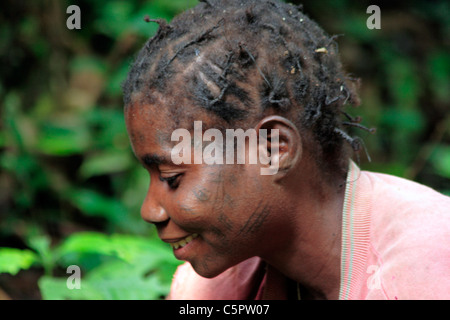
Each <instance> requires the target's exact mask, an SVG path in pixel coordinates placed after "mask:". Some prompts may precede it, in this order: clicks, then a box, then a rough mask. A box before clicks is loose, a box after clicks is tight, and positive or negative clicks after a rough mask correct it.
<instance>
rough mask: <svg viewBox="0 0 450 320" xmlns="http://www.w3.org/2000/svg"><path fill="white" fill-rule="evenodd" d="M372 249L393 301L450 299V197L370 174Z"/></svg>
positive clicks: (385, 286) (392, 177)
mask: <svg viewBox="0 0 450 320" xmlns="http://www.w3.org/2000/svg"><path fill="white" fill-rule="evenodd" d="M366 174H367V175H368V177H369V179H370V182H371V185H372V190H373V198H372V215H371V220H372V223H371V244H372V248H373V249H374V250H375V251H376V253H377V255H378V258H379V261H380V264H381V266H380V270H379V271H380V278H381V281H382V283H381V284H382V286H383V289H384V290H385V293H386V296H388V297H389V298H391V299H396V298H397V299H428V298H430V299H448V298H450V296H449V295H450V275H449V273H448V270H450V247H449V246H448V244H449V243H450V197H447V196H445V195H443V194H440V193H439V192H437V191H435V190H433V189H431V188H429V187H427V186H424V185H421V184H419V183H416V182H413V181H409V180H406V179H402V178H398V177H394V176H390V175H386V174H377V173H366Z"/></svg>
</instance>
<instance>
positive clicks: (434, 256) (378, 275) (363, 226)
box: [169, 162, 450, 300]
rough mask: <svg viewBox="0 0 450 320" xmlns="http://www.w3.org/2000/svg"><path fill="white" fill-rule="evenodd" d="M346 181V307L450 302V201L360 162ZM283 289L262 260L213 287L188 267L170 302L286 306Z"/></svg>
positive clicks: (343, 279) (234, 269)
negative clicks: (279, 302) (349, 303)
mask: <svg viewBox="0 0 450 320" xmlns="http://www.w3.org/2000/svg"><path fill="white" fill-rule="evenodd" d="M347 181H348V183H347V186H346V190H345V200H344V209H343V221H342V247H341V282H340V291H339V299H341V300H348V299H450V198H449V197H446V196H444V195H442V194H440V193H438V192H436V191H434V190H433V189H431V188H428V187H426V186H423V185H420V184H418V183H415V182H412V181H408V180H405V179H402V178H398V177H394V176H390V175H386V174H380V173H372V172H367V171H360V170H359V168H358V167H357V166H356V165H355V164H354V163H353V162H351V164H350V170H349V174H348V179H347ZM282 282H283V277H282V276H280V275H277V274H276V270H273V269H272V270H271V269H270V268H269V269H266V268H264V263H263V262H262V261H261V259H259V258H257V257H254V258H251V259H249V260H246V261H244V262H242V263H240V264H238V265H236V266H234V267H232V268H230V269H228V270H227V271H225V272H224V273H222V274H220V275H219V276H217V277H215V278H213V279H206V278H203V277H201V276H199V275H197V274H196V273H195V271H194V270H193V269H192V267H191V265H190V264H189V263H184V264H183V265H181V266H180V267H179V268H178V269H177V272H176V273H175V275H174V279H173V282H172V287H171V293H170V295H169V299H186V300H201V299H238V300H240V299H263V298H269V299H274V298H283V285H282V284H281V283H282ZM277 286H278V288H277Z"/></svg>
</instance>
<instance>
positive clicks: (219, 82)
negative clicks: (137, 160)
mask: <svg viewBox="0 0 450 320" xmlns="http://www.w3.org/2000/svg"><path fill="white" fill-rule="evenodd" d="M146 20H147V21H148V22H156V23H158V24H159V30H158V32H157V33H156V35H155V36H154V37H152V38H151V39H149V40H148V41H147V43H146V44H145V45H144V47H143V48H142V49H141V51H140V52H139V54H138V56H137V58H136V60H135V62H134V64H133V65H132V67H131V70H130V72H129V74H128V78H127V79H126V81H125V82H124V84H123V90H124V103H125V108H128V107H129V106H130V105H132V104H134V103H136V102H139V103H140V104H147V105H152V104H153V103H154V101H155V98H156V97H167V98H168V97H177V99H178V100H179V101H183V103H180V102H179V103H168V104H167V106H166V107H167V108H172V110H171V112H172V113H173V115H174V116H173V119H174V120H175V122H176V123H177V124H179V122H180V121H181V120H180V119H179V118H180V117H183V116H184V117H186V115H187V114H188V112H187V110H186V107H185V106H186V105H190V106H194V108H196V109H198V110H199V111H200V110H201V111H203V112H204V111H207V112H209V114H211V115H214V117H215V118H216V121H217V126H216V127H222V128H225V127H237V126H239V127H240V128H243V127H245V126H248V125H252V124H255V121H256V122H257V121H258V120H260V119H261V118H262V117H263V116H266V115H270V114H278V115H282V116H285V117H287V118H288V119H290V120H291V121H293V122H294V123H295V124H296V125H297V126H298V128H299V130H300V132H302V133H310V136H311V137H312V139H311V140H312V141H310V145H311V146H310V147H311V148H314V152H315V154H317V156H316V158H317V161H318V163H319V165H321V167H322V168H323V169H324V170H327V169H328V170H327V171H330V172H335V173H336V171H338V172H339V173H341V174H342V175H344V174H345V172H346V169H347V168H346V166H347V161H348V157H349V154H348V146H350V147H351V148H352V149H353V150H354V151H356V152H357V151H359V150H360V149H361V146H363V144H362V141H361V140H360V139H359V138H354V137H351V136H350V135H349V134H348V133H347V132H346V131H345V130H344V127H345V126H353V127H358V128H361V129H365V130H369V129H367V128H366V127H364V126H362V125H361V124H359V122H360V121H361V119H360V117H356V118H354V117H351V116H350V115H349V114H348V113H346V112H345V111H344V110H343V107H344V105H346V104H350V105H353V106H357V105H359V98H358V96H357V94H356V92H355V87H356V86H355V81H354V80H355V79H351V78H349V77H348V76H347V75H346V74H345V73H344V71H343V70H342V66H341V63H340V60H339V57H338V45H337V43H336V38H337V37H336V36H331V37H330V36H328V35H327V34H326V33H325V32H324V31H323V30H322V29H321V28H320V27H319V26H318V25H317V24H316V23H315V22H314V21H312V20H311V19H309V18H308V17H307V16H306V15H305V14H303V13H302V12H301V7H299V6H294V5H292V4H286V3H283V2H280V1H277V0H220V1H219V0H203V1H201V2H200V3H199V4H198V5H197V6H196V7H195V8H193V9H190V10H187V11H186V12H184V13H182V14H180V15H178V16H177V17H175V18H174V19H173V20H172V22H171V23H170V24H168V23H166V22H165V21H164V20H161V19H157V20H153V19H149V18H148V17H147V18H146ZM180 84H181V85H180ZM155 112H157V110H155ZM219 123H221V126H219ZM369 131H371V132H372V131H373V129H370V130H369ZM345 142H347V144H345Z"/></svg>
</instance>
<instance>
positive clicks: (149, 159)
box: [141, 153, 172, 167]
mask: <svg viewBox="0 0 450 320" xmlns="http://www.w3.org/2000/svg"><path fill="white" fill-rule="evenodd" d="M141 160H142V162H143V163H144V164H145V165H146V166H148V167H150V166H153V165H157V166H159V165H161V164H172V160H171V159H170V158H168V157H166V156H160V155H157V154H154V153H152V154H146V155H144V156H142V157H141Z"/></svg>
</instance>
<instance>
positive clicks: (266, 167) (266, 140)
mask: <svg viewBox="0 0 450 320" xmlns="http://www.w3.org/2000/svg"><path fill="white" fill-rule="evenodd" d="M256 131H257V132H258V137H259V139H258V140H259V144H258V149H259V153H260V162H261V165H262V168H261V174H262V175H277V177H279V178H281V177H282V176H284V175H285V174H286V173H287V172H288V171H290V170H291V169H292V168H294V167H295V166H296V164H297V163H298V162H299V161H300V160H301V156H302V150H303V146H302V140H301V136H300V134H299V131H298V129H297V127H296V126H295V124H293V123H292V122H291V121H290V120H288V119H286V118H284V117H281V116H269V117H266V118H264V119H262V120H261V121H260V122H259V123H258V125H257V126H256Z"/></svg>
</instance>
